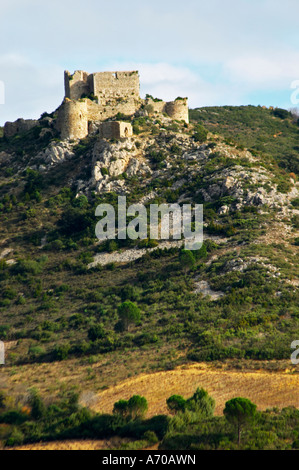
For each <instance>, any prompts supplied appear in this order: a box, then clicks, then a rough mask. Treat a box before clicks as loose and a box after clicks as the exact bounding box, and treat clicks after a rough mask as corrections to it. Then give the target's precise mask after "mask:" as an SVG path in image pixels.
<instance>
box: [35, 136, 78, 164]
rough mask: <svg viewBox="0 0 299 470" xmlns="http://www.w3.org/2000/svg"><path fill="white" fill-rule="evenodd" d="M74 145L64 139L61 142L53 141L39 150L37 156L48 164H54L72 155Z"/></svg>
mask: <svg viewBox="0 0 299 470" xmlns="http://www.w3.org/2000/svg"><path fill="white" fill-rule="evenodd" d="M73 148H74V145H73V144H71V143H70V142H68V141H66V140H64V141H62V142H56V141H53V142H51V143H50V144H49V146H48V147H47V148H46V149H45V150H44V151H43V152H40V153H39V154H38V155H37V157H38V158H39V159H41V160H42V161H43V163H45V164H48V165H55V164H57V163H60V162H63V161H64V160H66V159H71V158H72V157H73V156H74V151H73Z"/></svg>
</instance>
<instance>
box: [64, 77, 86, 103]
mask: <svg viewBox="0 0 299 470" xmlns="http://www.w3.org/2000/svg"><path fill="white" fill-rule="evenodd" d="M64 89H65V97H66V98H69V99H71V100H79V99H80V98H81V96H82V95H83V94H86V95H89V93H90V91H91V90H90V80H89V75H88V73H87V72H83V70H76V71H75V72H74V73H73V75H71V74H70V73H69V72H68V71H67V70H66V71H65V72H64Z"/></svg>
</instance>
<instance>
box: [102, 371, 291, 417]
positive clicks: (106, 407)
mask: <svg viewBox="0 0 299 470" xmlns="http://www.w3.org/2000/svg"><path fill="white" fill-rule="evenodd" d="M197 387H200V388H204V389H206V390H207V391H208V392H209V394H210V395H212V396H213V397H214V399H215V400H216V414H217V415H220V414H222V411H223V408H224V405H225V402H226V401H227V400H229V399H230V398H233V397H237V396H241V397H245V398H249V399H250V400H252V401H253V402H254V403H256V405H257V407H258V409H260V410H264V409H266V408H271V407H279V408H282V407H285V406H296V407H299V374H297V373H290V372H288V371H286V372H269V371H242V372H240V371H237V370H221V369H214V368H213V367H211V366H207V365H206V364H194V365H191V366H185V367H180V368H178V369H176V370H172V371H167V372H157V373H154V374H144V375H140V376H139V377H136V378H133V379H128V380H125V381H124V382H122V383H120V384H119V385H117V386H115V387H111V388H109V389H107V390H104V391H102V392H100V393H99V395H98V402H97V404H96V405H95V406H94V409H95V410H96V411H99V412H106V413H107V412H108V413H110V412H111V411H112V409H113V404H114V403H115V402H116V401H117V400H120V399H121V398H122V399H128V398H130V396H132V395H134V394H139V395H143V396H145V397H146V399H147V401H148V403H149V410H148V414H147V416H149V417H150V416H153V415H156V414H161V413H167V407H166V399H167V398H168V397H169V396H171V395H173V394H179V395H182V396H184V397H185V398H187V397H189V396H191V395H192V394H193V393H194V391H195V390H196V388H197Z"/></svg>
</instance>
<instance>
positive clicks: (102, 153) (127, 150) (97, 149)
mask: <svg viewBox="0 0 299 470" xmlns="http://www.w3.org/2000/svg"><path fill="white" fill-rule="evenodd" d="M92 162H93V163H92V166H93V168H92V180H91V185H92V186H95V187H96V190H97V191H112V190H116V189H119V188H123V187H124V185H125V182H124V180H123V179H117V178H118V177H122V176H123V175H124V174H125V175H126V176H127V177H129V178H130V177H132V176H134V175H136V174H139V175H150V174H151V173H152V170H151V169H150V167H149V166H148V165H147V163H146V162H145V159H144V157H143V155H142V153H141V152H140V151H138V150H137V149H136V147H135V142H134V139H127V140H126V142H125V144H124V143H123V142H116V143H109V142H107V141H105V140H98V141H97V142H96V144H95V146H94V148H93V157H92Z"/></svg>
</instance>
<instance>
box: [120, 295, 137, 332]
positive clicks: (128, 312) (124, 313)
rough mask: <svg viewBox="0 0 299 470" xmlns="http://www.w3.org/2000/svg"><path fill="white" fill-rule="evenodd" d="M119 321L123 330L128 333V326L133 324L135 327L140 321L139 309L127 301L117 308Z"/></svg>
mask: <svg viewBox="0 0 299 470" xmlns="http://www.w3.org/2000/svg"><path fill="white" fill-rule="evenodd" d="M118 315H119V319H120V321H121V323H122V326H123V329H124V330H126V331H128V330H129V326H130V325H131V324H132V323H134V324H135V325H136V324H137V323H138V322H139V321H140V309H139V308H138V307H137V305H136V304H135V303H134V302H131V301H130V300H127V301H125V302H123V303H122V304H121V305H119V307H118Z"/></svg>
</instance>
